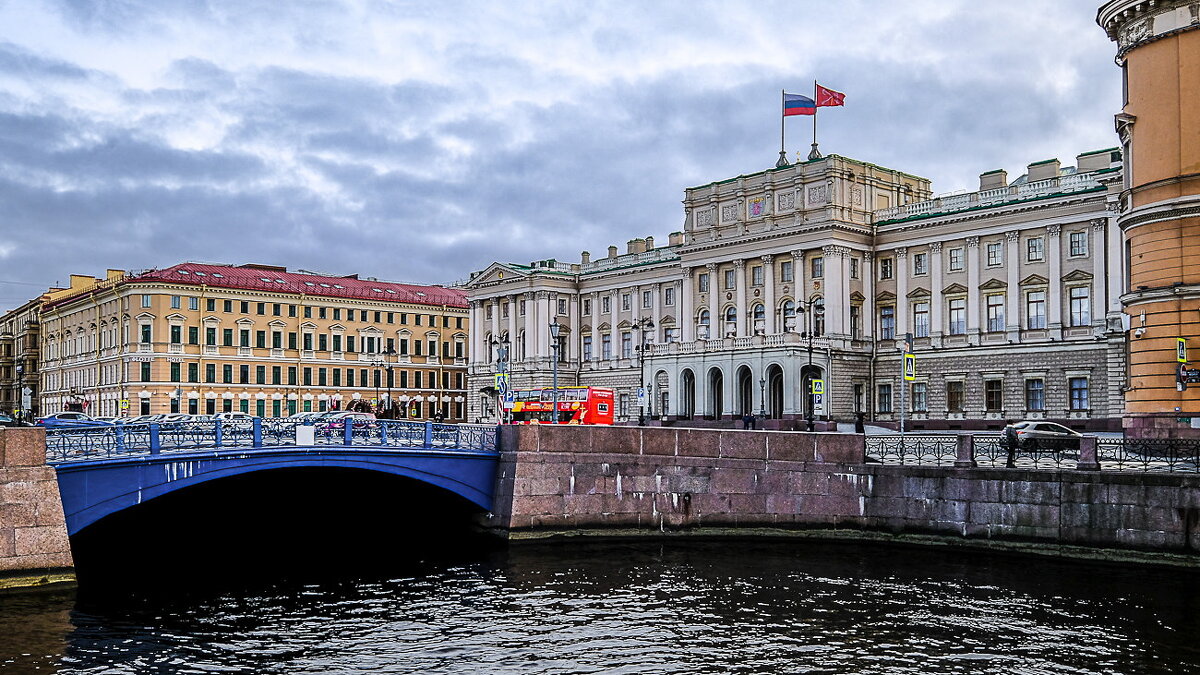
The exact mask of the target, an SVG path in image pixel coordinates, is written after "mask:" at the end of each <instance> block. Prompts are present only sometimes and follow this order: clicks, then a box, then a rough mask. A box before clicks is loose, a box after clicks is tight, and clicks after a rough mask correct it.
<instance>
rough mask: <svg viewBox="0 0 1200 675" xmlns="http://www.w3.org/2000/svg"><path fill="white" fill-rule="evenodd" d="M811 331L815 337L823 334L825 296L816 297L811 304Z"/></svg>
mask: <svg viewBox="0 0 1200 675" xmlns="http://www.w3.org/2000/svg"><path fill="white" fill-rule="evenodd" d="M812 312H813V317H812V322H813V323H812V331H813V334H814V335H816V336H817V337H820V336H822V335H824V334H825V298H817V300H816V302H814V303H813V305H812Z"/></svg>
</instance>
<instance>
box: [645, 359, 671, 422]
mask: <svg viewBox="0 0 1200 675" xmlns="http://www.w3.org/2000/svg"><path fill="white" fill-rule="evenodd" d="M650 395H651V397H653V398H652V399H651V400H652V401H653V402H652V403H651V404H650V416H651V417H656V418H661V417H663V416H665V415H667V414H668V413H667V411H668V410H670V409H671V378H670V376H668V375H667V371H665V370H660V371H658V372H657V373H654V387H653V388H652V391H651V392H650Z"/></svg>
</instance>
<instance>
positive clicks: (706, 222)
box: [696, 209, 713, 227]
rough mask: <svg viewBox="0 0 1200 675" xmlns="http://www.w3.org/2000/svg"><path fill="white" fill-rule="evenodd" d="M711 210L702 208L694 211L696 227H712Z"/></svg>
mask: <svg viewBox="0 0 1200 675" xmlns="http://www.w3.org/2000/svg"><path fill="white" fill-rule="evenodd" d="M712 225H713V212H712V209H704V210H702V211H697V212H696V227H712Z"/></svg>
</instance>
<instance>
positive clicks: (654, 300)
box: [650, 284, 665, 414]
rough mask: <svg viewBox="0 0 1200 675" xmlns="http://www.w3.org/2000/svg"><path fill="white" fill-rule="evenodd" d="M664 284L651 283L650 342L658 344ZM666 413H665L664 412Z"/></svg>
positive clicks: (660, 333) (660, 331)
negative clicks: (651, 324) (651, 325)
mask: <svg viewBox="0 0 1200 675" xmlns="http://www.w3.org/2000/svg"><path fill="white" fill-rule="evenodd" d="M662 289H663V284H650V320H651V321H653V322H654V328H652V329H651V330H650V334H651V335H652V336H653V337H652V338H651V339H650V342H653V343H655V344H658V343H659V342H660V340H659V338H660V336H662V334H663V331H662V293H663V290H662ZM664 414H665V413H664Z"/></svg>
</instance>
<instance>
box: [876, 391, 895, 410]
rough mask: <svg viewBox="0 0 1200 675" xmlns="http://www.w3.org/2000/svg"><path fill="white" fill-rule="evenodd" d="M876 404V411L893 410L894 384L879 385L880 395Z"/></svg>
mask: <svg viewBox="0 0 1200 675" xmlns="http://www.w3.org/2000/svg"><path fill="white" fill-rule="evenodd" d="M878 399H879V400H878V402H877V403H876V405H875V412H881V413H890V412H892V385H890V384H881V385H879V397H878Z"/></svg>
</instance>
